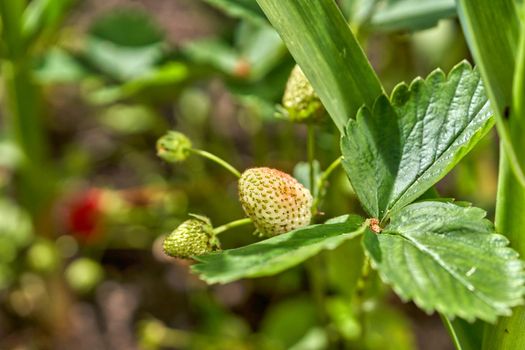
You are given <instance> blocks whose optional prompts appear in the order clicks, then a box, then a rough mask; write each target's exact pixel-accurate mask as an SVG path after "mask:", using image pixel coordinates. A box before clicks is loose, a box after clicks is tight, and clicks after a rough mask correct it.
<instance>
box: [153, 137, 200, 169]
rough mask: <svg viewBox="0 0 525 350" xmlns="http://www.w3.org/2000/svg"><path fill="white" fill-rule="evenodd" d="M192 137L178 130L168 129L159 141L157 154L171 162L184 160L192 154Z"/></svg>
mask: <svg viewBox="0 0 525 350" xmlns="http://www.w3.org/2000/svg"><path fill="white" fill-rule="evenodd" d="M191 147H192V144H191V141H190V139H188V138H187V137H186V135H184V134H183V133H180V132H178V131H168V133H167V134H166V135H164V136H162V137H161V138H160V139H159V140H158V141H157V155H158V156H159V157H161V158H162V159H164V160H165V161H168V162H170V163H174V162H182V161H184V160H186V158H188V156H189V155H190V150H191Z"/></svg>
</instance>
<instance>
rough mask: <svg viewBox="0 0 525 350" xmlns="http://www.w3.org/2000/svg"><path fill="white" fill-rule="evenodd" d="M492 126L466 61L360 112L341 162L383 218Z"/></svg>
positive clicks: (431, 182) (475, 73)
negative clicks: (447, 72)
mask: <svg viewBox="0 0 525 350" xmlns="http://www.w3.org/2000/svg"><path fill="white" fill-rule="evenodd" d="M493 124H494V122H493V119H492V118H491V111H490V107H489V102H488V100H487V97H486V96H485V91H484V89H483V83H482V81H481V77H480V74H479V72H478V71H477V70H476V69H472V68H471V66H470V65H469V64H468V63H466V62H463V63H460V64H459V65H457V66H456V67H455V68H454V69H453V70H452V71H451V72H450V74H449V76H448V77H446V76H445V74H444V73H443V72H442V71H441V70H436V71H434V72H433V73H432V74H430V76H429V77H428V78H427V79H425V80H423V79H421V78H418V79H416V80H414V81H413V82H412V84H411V85H410V86H407V85H405V84H401V85H398V86H397V87H396V88H395V90H394V92H393V93H392V97H391V102H389V100H388V98H387V97H386V96H381V97H379V98H378V99H377V101H376V103H375V104H374V108H373V110H372V111H371V110H369V109H368V108H366V107H363V108H361V109H360V110H359V112H358V114H357V119H356V120H352V119H351V120H349V122H348V124H347V127H346V131H345V134H344V136H343V138H342V143H341V148H342V153H343V156H344V159H343V165H344V168H345V170H346V172H347V174H348V177H349V178H350V181H351V182H352V186H353V188H354V190H355V192H356V194H357V196H358V198H359V200H360V201H361V204H362V205H363V207H364V208H365V210H366V211H367V212H368V213H369V214H370V215H371V216H373V217H377V218H380V219H382V218H384V217H385V216H387V215H388V214H389V212H391V211H394V210H397V209H401V208H402V207H404V206H405V205H407V204H409V203H411V202H412V201H414V200H415V199H416V198H418V197H419V196H420V195H421V194H423V193H424V192H425V191H426V190H428V189H429V188H430V187H431V186H432V185H434V184H435V183H436V182H437V181H439V180H440V179H441V178H443V177H444V176H445V175H446V174H447V173H448V172H449V171H450V170H451V169H452V168H453V167H454V165H456V164H457V163H458V162H459V160H460V159H461V158H462V157H463V156H465V154H467V153H468V152H469V151H470V149H471V148H472V147H473V146H474V145H475V144H476V143H477V142H478V141H479V140H480V139H481V138H482V137H483V136H484V135H485V134H486V133H487V132H488V131H489V129H490V128H491V127H492V126H493Z"/></svg>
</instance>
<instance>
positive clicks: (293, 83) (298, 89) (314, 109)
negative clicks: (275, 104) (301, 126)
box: [281, 65, 325, 123]
mask: <svg viewBox="0 0 525 350" xmlns="http://www.w3.org/2000/svg"><path fill="white" fill-rule="evenodd" d="M282 104H283V107H284V108H283V109H282V110H281V113H282V114H283V115H284V116H285V117H288V118H289V119H290V120H291V121H293V122H299V123H301V122H316V121H318V120H320V119H321V118H322V117H323V116H324V114H325V113H324V112H325V110H324V107H323V105H322V104H321V100H319V97H318V96H317V94H316V93H315V91H314V89H313V87H312V85H311V84H310V82H309V81H308V79H307V78H306V76H305V75H304V73H303V71H302V70H301V68H300V67H299V66H298V65H296V66H295V67H294V69H293V70H292V73H291V74H290V77H289V78H288V82H287V83H286V89H285V91H284V96H283V101H282Z"/></svg>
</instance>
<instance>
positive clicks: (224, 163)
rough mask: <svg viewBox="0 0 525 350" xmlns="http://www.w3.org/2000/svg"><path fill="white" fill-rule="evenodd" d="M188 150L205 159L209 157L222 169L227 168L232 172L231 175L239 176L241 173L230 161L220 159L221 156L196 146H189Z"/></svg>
mask: <svg viewBox="0 0 525 350" xmlns="http://www.w3.org/2000/svg"><path fill="white" fill-rule="evenodd" d="M190 152H192V153H194V154H197V155H199V156H201V157H204V158H207V159H209V160H211V161H213V162H215V163H217V164H219V165H220V166H222V167H223V168H224V169H226V170H228V171H229V172H230V173H232V174H233V175H235V176H236V177H238V178H240V177H241V173H240V171H239V170H237V169H235V167H233V166H232V165H231V164H230V163H228V162H227V161H225V160H224V159H221V158H219V157H217V156H216V155H215V154H212V153H210V152H206V151H203V150H201V149H196V148H190Z"/></svg>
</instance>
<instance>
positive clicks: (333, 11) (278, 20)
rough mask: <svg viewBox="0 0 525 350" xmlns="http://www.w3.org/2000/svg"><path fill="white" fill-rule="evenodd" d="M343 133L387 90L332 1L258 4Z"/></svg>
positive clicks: (261, 1) (279, 0)
mask: <svg viewBox="0 0 525 350" xmlns="http://www.w3.org/2000/svg"><path fill="white" fill-rule="evenodd" d="M257 3H258V4H259V6H260V7H261V9H262V10H263V12H264V13H265V15H266V17H267V18H268V20H269V21H270V22H271V23H272V25H273V27H274V28H275V29H276V30H277V31H278V32H279V34H280V35H281V38H282V39H283V41H284V43H285V44H286V46H287V48H288V50H289V51H290V53H291V54H292V56H293V57H294V58H295V60H296V62H297V63H298V64H299V66H300V67H301V69H302V70H303V72H304V74H305V75H306V77H307V78H308V80H309V81H310V83H311V84H312V86H313V88H314V89H315V91H316V93H317V94H318V95H319V98H320V99H321V101H322V103H323V105H324V106H325V108H326V110H327V111H328V113H329V114H330V117H331V118H332V120H333V121H334V123H335V125H336V126H337V128H338V129H339V131H342V130H343V128H344V126H345V125H346V121H347V120H348V118H354V117H355V115H356V113H357V110H358V109H359V108H360V107H361V106H363V105H367V106H369V107H372V105H373V103H374V101H375V99H376V98H377V97H378V96H379V95H380V94H381V93H383V88H382V86H381V83H380V82H379V79H378V78H377V76H376V74H375V72H374V70H373V68H372V66H371V65H370V63H369V62H368V59H367V58H366V56H365V54H364V52H363V50H362V49H361V47H360V46H359V43H358V41H357V40H356V38H355V36H354V35H353V33H352V31H351V30H350V28H349V26H348V24H347V23H346V20H345V18H344V17H343V15H342V14H341V12H340V11H339V8H338V7H337V5H336V3H335V1H333V0H316V1H311V0H295V1H283V0H257Z"/></svg>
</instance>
